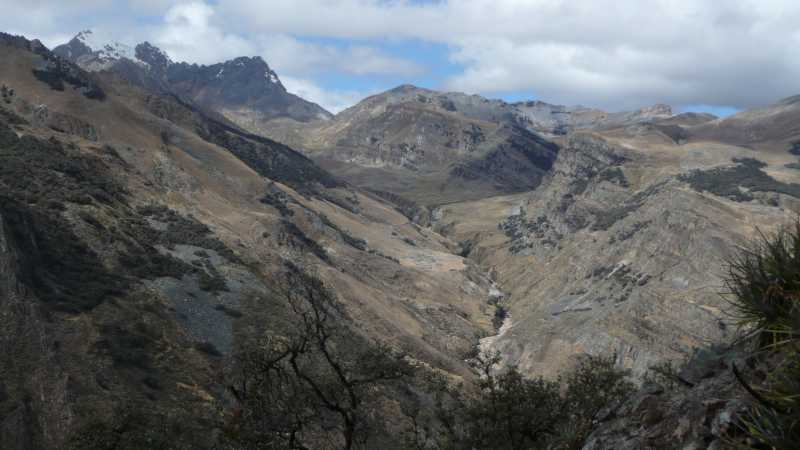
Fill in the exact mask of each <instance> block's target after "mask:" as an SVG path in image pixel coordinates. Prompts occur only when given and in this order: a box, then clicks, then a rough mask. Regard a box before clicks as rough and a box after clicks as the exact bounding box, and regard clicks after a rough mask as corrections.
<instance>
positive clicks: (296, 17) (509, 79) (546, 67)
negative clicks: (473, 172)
mask: <svg viewBox="0 0 800 450" xmlns="http://www.w3.org/2000/svg"><path fill="white" fill-rule="evenodd" d="M0 10H2V11H3V12H4V14H2V15H0V28H2V29H6V30H8V29H14V30H19V31H20V32H22V33H25V34H27V35H29V36H35V37H42V36H43V37H45V38H46V39H45V42H46V43H48V44H52V43H53V41H54V40H55V39H56V38H58V37H60V36H62V35H63V34H64V33H67V32H71V31H78V30H80V29H82V28H85V27H92V26H96V25H97V24H92V23H87V22H89V21H95V20H99V21H101V23H102V25H103V26H105V27H106V28H109V29H114V30H116V31H120V32H123V33H125V32H127V33H128V34H130V35H132V36H137V37H138V38H140V39H149V40H155V41H157V43H158V44H161V45H162V46H164V47H165V49H166V50H167V51H169V52H170V53H171V54H172V55H173V57H174V58H175V59H176V60H180V59H186V60H189V61H194V62H203V63H210V62H216V61H219V60H222V59H227V58H230V57H234V56H241V55H250V56H252V55H262V56H264V58H265V59H266V60H267V61H268V62H269V63H270V64H271V65H272V66H273V67H274V68H275V69H276V70H277V71H278V73H279V75H280V76H282V77H286V76H287V75H288V76H291V77H294V78H296V79H305V80H308V79H313V78H315V77H318V76H322V75H328V74H331V73H338V74H346V75H386V74H392V75H400V76H404V77H413V76H414V75H417V74H419V73H420V71H421V70H423V68H421V67H420V66H419V65H418V64H415V63H414V62H411V61H408V60H406V59H403V58H397V57H394V56H392V55H388V54H386V53H385V52H383V51H381V45H380V43H381V42H385V41H386V40H387V39H389V40H394V39H399V40H402V39H415V40H422V41H426V42H433V43H439V44H442V45H445V46H447V48H448V49H450V51H451V58H452V60H453V61H454V62H456V63H458V64H459V65H461V66H463V70H462V71H461V72H460V73H457V74H455V75H454V76H452V77H451V78H449V79H448V80H446V82H445V83H444V85H443V86H442V87H443V88H448V89H456V90H464V91H468V92H475V93H483V94H501V93H503V92H511V91H523V92H533V93H535V94H536V96H537V97H539V98H541V99H543V100H546V101H552V102H559V103H583V104H588V105H596V106H604V107H608V108H612V109H619V108H629V107H634V106H642V105H644V104H647V103H654V102H665V103H671V104H673V105H676V106H681V105H688V104H709V105H731V106H737V107H749V106H755V105H758V104H763V103H767V102H771V101H774V100H776V99H778V98H781V97H784V96H789V95H792V94H796V93H798V92H800V83H798V82H797V80H800V58H798V57H797V54H796V53H797V51H796V49H797V48H798V45H800V31H799V30H798V27H797V24H798V23H800V2H797V1H796V0H730V1H724V2H723V1H718V0H614V1H611V0H443V1H435V2H419V1H411V0H270V1H268V2H266V1H263V0H224V1H222V0H219V1H216V2H214V3H210V2H208V1H205V2H204V1H201V0H194V1H190V2H187V1H171V0H130V1H127V2H123V1H113V0H74V1H69V2H64V1H63V0H58V1H57V0H30V1H28V2H20V1H18V0H0ZM137 14H139V15H142V14H144V15H146V16H147V17H148V18H150V19H149V20H148V23H151V24H152V23H153V20H152V19H153V17H154V16H164V17H166V20H165V21H164V23H161V24H158V23H157V24H155V25H150V26H149V27H147V28H143V27H141V26H140V24H137V22H136V20H137V19H136V17H137ZM97 17H101V18H102V20H100V19H96V18H97ZM315 36H316V37H321V38H339V39H344V40H349V41H351V44H350V45H348V46H333V45H327V44H324V43H322V44H321V43H319V42H318V41H309V40H308V39H306V38H307V37H315ZM154 37H155V38H154ZM298 37H302V38H303V39H298ZM323 42H324V41H323Z"/></svg>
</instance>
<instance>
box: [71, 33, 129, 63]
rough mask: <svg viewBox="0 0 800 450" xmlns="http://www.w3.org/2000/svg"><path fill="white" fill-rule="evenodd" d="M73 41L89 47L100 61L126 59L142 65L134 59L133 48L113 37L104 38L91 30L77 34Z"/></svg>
mask: <svg viewBox="0 0 800 450" xmlns="http://www.w3.org/2000/svg"><path fill="white" fill-rule="evenodd" d="M75 39H76V40H78V41H79V42H81V43H82V44H83V45H85V46H87V47H89V49H90V50H91V51H92V52H94V53H96V54H97V57H98V58H100V59H102V60H118V59H122V58H127V59H130V60H131V61H136V62H139V63H142V64H144V63H143V62H142V61H139V60H138V59H137V58H136V52H135V51H134V49H133V47H131V46H130V45H127V44H124V43H122V42H119V41H117V40H115V39H113V36H104V35H102V34H100V33H97V32H95V31H93V30H84V31H81V32H80V33H78V35H77V36H75Z"/></svg>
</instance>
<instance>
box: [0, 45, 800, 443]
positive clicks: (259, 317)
mask: <svg viewBox="0 0 800 450" xmlns="http://www.w3.org/2000/svg"><path fill="white" fill-rule="evenodd" d="M101 42H102V41H101ZM0 59H1V60H2V61H4V62H7V63H5V64H2V65H0V160H2V164H0V343H2V348H4V349H10V351H7V352H3V353H2V354H0V446H2V447H3V448H10V449H14V450H34V449H39V448H54V449H62V448H63V449H73V448H109V447H114V448H120V449H138V448H145V447H161V448H177V449H195V448H200V449H202V448H231V447H232V448H250V447H256V448H257V446H259V445H262V446H263V444H264V442H265V441H269V442H273V441H276V440H277V441H279V442H285V441H288V442H290V443H291V444H293V445H294V447H301V446H302V447H304V448H324V446H326V445H330V443H331V442H333V443H334V444H332V445H333V446H334V447H342V448H344V447H347V445H348V444H350V446H352V444H353V442H354V438H353V436H354V435H356V434H358V435H359V439H363V442H362V443H363V446H364V447H365V448H386V449H403V448H408V446H409V445H410V444H409V434H410V435H411V439H412V440H414V443H415V445H416V447H418V448H442V447H444V448H447V445H448V444H452V442H449V441H447V437H448V436H451V435H450V434H448V427H450V425H449V424H450V423H452V422H448V421H449V420H450V419H452V418H453V417H456V416H457V415H458V414H459V413H460V412H463V413H465V414H466V416H470V415H473V414H477V417H478V423H477V428H481V427H484V426H485V424H486V423H489V422H487V421H483V422H481V420H482V418H483V417H484V416H482V415H481V414H484V413H485V411H484V410H492V411H494V412H495V413H497V412H499V413H501V414H505V413H506V412H507V411H506V410H505V409H503V410H502V411H497V408H494V407H486V408H484V407H483V406H482V404H481V403H479V402H478V403H473V402H474V401H475V398H478V400H480V397H475V395H478V394H476V393H477V392H478V391H481V390H482V386H483V387H484V388H483V389H484V390H489V391H490V394H491V395H490V396H489V401H491V402H494V401H495V400H497V398H498V397H496V396H494V395H495V394H496V391H495V390H494V387H495V386H496V385H495V384H494V381H495V380H500V381H499V382H500V383H501V384H502V383H508V384H511V385H516V386H521V387H522V388H524V389H522V391H524V390H525V389H532V390H533V393H538V392H540V391H539V390H537V389H539V388H541V389H545V390H547V389H550V391H552V392H551V393H552V394H553V396H552V397H547V399H550V400H552V399H555V402H554V403H553V404H552V405H551V404H550V403H547V402H544V403H543V404H546V405H547V408H549V409H554V410H561V409H562V408H561V405H560V403H562V399H563V398H564V397H561V395H562V394H564V395H566V391H565V390H564V389H560V387H561V388H563V387H564V386H563V385H562V386H560V387H559V386H556V385H551V384H548V382H547V380H557V379H563V375H564V374H570V373H573V372H569V371H570V370H572V368H574V367H576V366H578V367H580V361H582V360H583V358H585V357H586V356H587V355H588V356H594V357H606V358H609V357H611V356H613V359H609V361H610V364H611V366H612V369H614V370H622V369H625V370H629V371H630V373H631V379H632V380H635V381H643V380H644V381H647V382H646V383H644V385H643V386H642V388H641V389H640V390H639V391H637V392H636V393H635V394H634V395H632V396H631V397H630V398H629V399H628V401H624V402H623V401H622V400H620V401H619V402H617V403H616V404H615V406H616V407H614V408H611V407H610V406H609V405H601V406H603V407H602V408H597V410H596V411H595V412H593V413H592V416H591V417H589V423H590V426H591V427H593V429H592V430H590V431H592V436H591V439H587V440H586V442H585V443H586V447H585V448H587V449H590V448H591V449H603V448H642V447H646V446H650V445H651V444H653V440H654V439H655V440H660V441H664V440H669V441H670V442H673V441H674V442H675V443H676V444H679V446H680V447H682V448H683V447H687V446H689V445H694V447H692V448H701V447H702V446H704V445H705V446H713V445H717V446H719V445H720V443H721V442H723V439H722V438H723V436H722V435H723V434H724V433H723V431H721V430H722V429H723V428H725V427H726V426H729V427H733V425H731V424H732V423H733V420H734V419H732V417H734V416H735V415H736V414H740V413H741V411H742V405H747V402H749V401H751V400H748V397H747V395H749V394H747V393H746V392H744V391H743V389H741V388H739V387H738V386H739V385H738V384H734V378H737V377H739V375H735V376H734V374H733V373H732V372H731V371H730V370H729V367H733V365H732V364H733V363H730V361H727V360H726V359H725V357H724V356H714V355H712V356H713V357H708V356H707V353H703V352H700V353H698V350H697V349H712V350H714V349H716V348H717V347H718V346H720V345H723V344H726V343H728V342H730V341H732V340H734V339H736V338H737V336H738V335H737V330H736V327H735V323H734V320H733V319H732V318H731V315H730V312H731V310H730V304H729V303H728V301H727V299H726V298H725V297H722V296H720V293H723V289H724V286H723V282H724V278H725V268H726V266H725V264H726V260H728V258H730V257H731V255H733V254H735V252H736V251H737V249H738V248H739V246H740V245H742V244H743V243H745V242H747V240H748V239H751V238H753V237H755V236H758V235H759V234H760V233H769V232H770V231H772V230H775V229H777V228H778V227H780V226H781V225H782V224H789V223H792V221H793V220H795V218H796V214H797V212H798V211H800V170H798V167H800V160H798V157H799V156H800V147H799V146H798V143H799V142H800V129H798V128H797V126H796V124H797V123H798V121H797V120H796V119H797V118H798V117H797V115H798V111H800V108H798V105H800V102H798V101H797V98H796V97H793V98H789V99H786V100H783V101H780V102H778V103H776V104H774V105H770V106H766V107H764V108H759V109H755V110H751V111H744V112H741V113H739V114H736V115H734V116H731V117H728V118H724V119H719V118H716V117H714V116H711V115H707V114H694V113H683V114H674V113H673V111H672V109H671V108H670V107H668V106H665V105H655V106H651V107H647V108H643V109H640V110H637V111H630V112H613V113H611V112H605V111H602V110H599V109H593V108H586V107H566V106H559V105H551V104H548V103H544V102H522V103H513V104H512V103H506V102H502V101H499V100H490V99H485V98H482V97H480V96H474V95H467V94H461V93H441V92H436V91H431V90H426V89H420V88H417V87H414V86H410V85H403V86H400V87H398V88H396V89H393V90H390V91H387V92H384V93H382V94H378V95H375V96H372V97H370V98H368V99H365V100H364V101H362V102H360V103H359V104H357V105H355V106H353V107H352V108H349V109H347V110H345V111H343V112H341V113H339V114H337V115H336V116H332V117H330V116H327V115H325V114H321V115H319V114H318V115H317V116H313V113H314V109H313V107H311V106H308V105H309V104H307V103H301V102H295V103H292V102H294V100H293V99H292V97H289V96H288V94H287V93H286V92H285V89H283V86H282V85H281V83H280V80H279V79H278V77H277V75H275V74H274V72H272V71H271V70H270V69H269V67H268V66H267V65H266V63H265V62H264V61H262V60H261V59H260V58H237V59H234V60H232V61H228V62H226V63H221V64H216V65H213V66H196V65H188V64H185V63H174V62H172V61H171V60H170V59H169V57H168V56H167V55H166V54H165V53H164V52H161V51H160V50H158V49H157V48H156V47H154V46H152V45H150V44H147V43H143V44H140V45H138V46H136V47H135V48H133V49H131V48H129V47H125V46H123V45H119V44H105V43H100V44H98V43H96V42H94V38H93V35H92V34H91V33H82V35H79V36H78V37H76V38H75V39H73V41H71V42H70V43H68V44H67V45H65V46H62V47H59V48H58V49H57V51H54V52H51V51H49V50H48V49H47V48H45V47H44V46H43V45H42V44H41V43H40V42H38V41H29V40H27V39H25V38H22V37H15V36H10V35H6V34H0ZM217 77H218V78H217ZM284 100H286V101H285V102H284ZM298 105H300V106H298ZM303 105H305V106H303ZM293 106H298V107H299V108H300V110H302V111H305V113H304V112H302V111H301V112H297V111H296V110H293V109H292V108H293ZM306 106H308V108H309V109H307V110H305V109H303V108H305V107H306ZM292 111H295V112H292ZM318 112H319V111H317V113H318ZM306 113H308V114H307V115H306V116H304V115H303V114H306ZM323 116H325V117H324V118H323ZM249 120H250V122H248V121H249ZM304 120H305V121H304ZM265 135H266V136H265ZM479 349H482V350H484V351H486V352H488V353H493V352H497V354H499V355H500V359H499V360H498V361H499V363H498V364H497V365H494V364H489V365H486V363H485V362H484V363H483V364H484V365H481V364H482V363H481V360H480V358H478V359H475V358H474V356H475V354H474V353H473V352H474V351H475V350H479ZM712 353H713V352H712ZM698 354H700V355H701V356H702V355H706V356H702V357H697V356H696V355H698ZM692 355H695V356H692ZM471 356H472V357H471ZM690 357H691V359H690V360H689V361H690V364H687V365H686V366H685V367H684V368H682V369H681V371H680V372H679V373H678V375H677V377H676V376H672V375H670V374H668V378H669V377H670V376H671V377H672V378H669V379H670V380H672V381H670V382H671V383H679V384H681V385H682V386H681V387H679V388H675V389H670V388H668V387H667V383H666V382H664V383H662V384H663V385H661V384H659V385H654V382H653V381H652V378H651V377H652V374H653V373H654V371H653V370H652V367H653V366H656V365H659V367H662V368H663V367H664V366H663V364H665V363H680V362H682V361H686V360H687V359H688V358H690ZM704 358H705V359H704ZM748 360H749V361H752V359H750V358H741V359H738V360H736V363H737V364H739V363H742V364H741V365H740V366H742V367H743V365H745V364H746V365H747V367H743V369H744V370H746V371H747V370H749V371H751V372H753V371H755V372H757V371H758V370H760V369H758V368H757V367H755V366H754V365H753V364H751V363H750V362H748ZM512 367H513V368H516V369H515V370H510V369H511V368H512ZM497 369H502V370H499V371H498V370H497ZM506 369H508V370H506ZM479 370H484V372H483V373H480V374H479V373H477V372H478V371H479ZM495 374H499V375H501V376H497V377H494V378H490V377H491V376H493V375H495ZM517 375H520V376H519V377H517ZM537 377H544V378H543V379H538V378H537ZM676 379H677V380H678V381H675V380H676ZM489 380H491V382H489ZM668 381H669V380H668ZM275 386H279V387H280V388H278V389H276V388H275ZM537 386H538V388H537ZM578 387H579V388H583V389H582V392H584V394H585V393H586V392H588V393H589V394H588V395H589V397H594V395H593V394H594V393H595V390H592V389H589V388H587V387H586V386H583V385H580V386H578ZM607 387H608V386H605V385H603V386H593V387H592V388H594V389H597V388H603V389H604V390H605V389H606V388H607ZM740 391H742V392H740ZM514 392H521V391H512V393H511V394H510V395H507V394H509V393H508V392H503V393H502V394H503V395H506V397H505V398H504V399H503V402H504V403H503V404H504V405H506V406H508V411H517V409H516V408H517V407H524V406H526V405H527V406H531V405H537V404H538V403H537V402H539V400H542V399H539V398H536V399H534V400H535V401H534V400H530V399H528V398H527V397H520V396H515V395H513V394H514ZM541 392H544V391H541ZM523 394H525V395H529V394H530V392H527V393H526V392H523ZM723 396H724V397H723ZM721 397H723V398H721ZM529 400H530V401H529ZM476 405H477V407H476ZM489 405H496V404H495V403H489ZM612 406H614V405H612ZM617 407H618V408H617ZM492 411H490V412H492ZM421 412H422V413H425V414H428V415H427V416H426V415H424V414H422V415H421ZM502 417H511V418H514V419H516V417H514V416H502ZM567 417H568V418H567V420H565V421H564V423H554V424H552V427H551V429H553V430H556V431H555V432H557V433H566V435H567V436H568V437H573V438H574V436H572V434H571V432H572V431H573V428H572V426H573V423H574V420H572V419H574V417H571V416H569V415H567ZM429 418H430V419H431V420H427V419H429ZM423 419H424V420H423ZM526 420H527V419H526ZM423 423H424V424H430V425H429V426H430V428H426V427H425V426H420V424H423ZM493 423H494V424H495V425H497V423H501V424H506V423H507V422H503V421H499V422H497V421H495V422H493ZM248 427H249V428H248ZM562 428H566V431H564V430H562ZM365 430H369V431H370V433H367V432H366V431H365ZM340 431H341V433H340ZM451 431H452V430H451ZM473 431H474V430H473ZM479 431H480V430H479ZM362 432H363V434H359V433H362ZM248 433H252V434H248ZM546 434H547V433H546ZM298 436H299V437H298ZM498 436H499V435H498ZM498 436H490V437H491V438H492V439H495V438H497V439H499V438H498ZM248 437H255V439H256V441H255V442H250V441H247V440H246V439H247V438H248ZM420 439H421V440H420ZM440 439H443V440H444V441H441V440H440ZM660 441H659V442H660ZM571 442H572V441H571ZM439 444H442V445H439ZM580 444H581V443H577V444H573V445H572V447H575V446H579V445H580ZM453 445H455V444H453ZM478 447H479V446H476V445H471V446H465V448H478ZM279 448H280V447H279Z"/></svg>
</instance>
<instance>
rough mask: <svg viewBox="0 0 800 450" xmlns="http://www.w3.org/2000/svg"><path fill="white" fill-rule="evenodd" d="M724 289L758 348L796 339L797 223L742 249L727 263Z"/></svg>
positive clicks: (799, 314)
mask: <svg viewBox="0 0 800 450" xmlns="http://www.w3.org/2000/svg"><path fill="white" fill-rule="evenodd" d="M726 285H727V288H728V290H729V291H730V293H731V294H732V296H733V297H732V305H733V308H734V311H735V314H736V317H737V319H738V320H739V323H740V324H741V325H744V326H747V327H752V328H753V329H754V330H755V332H757V333H759V336H760V337H759V340H760V344H761V345H762V346H768V345H776V344H779V343H781V342H786V341H788V340H795V339H797V338H798V337H800V334H798V331H799V330H800V221H798V222H796V223H795V224H794V226H793V227H792V228H787V229H782V230H781V231H779V232H778V233H777V234H775V235H774V236H771V237H767V236H764V235H762V236H761V237H760V239H759V240H758V241H756V242H754V243H753V244H751V245H750V247H749V248H744V249H742V250H741V251H740V252H739V253H738V254H737V255H736V256H734V257H733V258H732V259H731V260H730V261H729V263H728V278H727V282H726Z"/></svg>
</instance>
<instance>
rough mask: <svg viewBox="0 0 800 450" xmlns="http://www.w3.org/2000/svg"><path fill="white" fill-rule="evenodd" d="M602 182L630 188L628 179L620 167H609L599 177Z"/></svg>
mask: <svg viewBox="0 0 800 450" xmlns="http://www.w3.org/2000/svg"><path fill="white" fill-rule="evenodd" d="M597 179H598V180H600V181H608V182H609V183H613V184H616V185H617V186H622V187H628V186H630V185H629V183H628V179H627V178H625V174H624V173H623V172H622V169H620V168H619V167H609V168H608V169H606V170H603V171H602V172H600V173H599V174H598V175H597Z"/></svg>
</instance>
